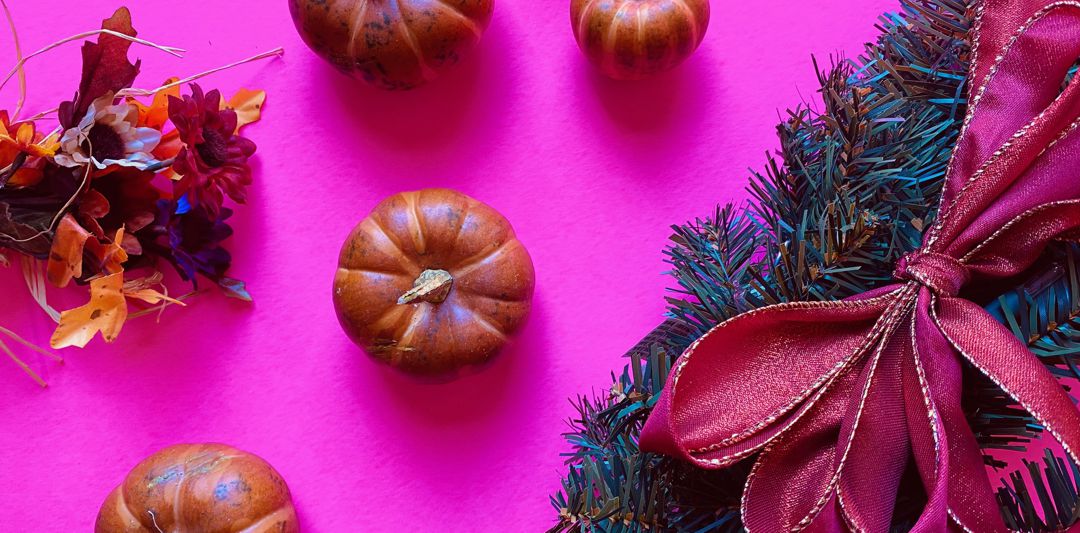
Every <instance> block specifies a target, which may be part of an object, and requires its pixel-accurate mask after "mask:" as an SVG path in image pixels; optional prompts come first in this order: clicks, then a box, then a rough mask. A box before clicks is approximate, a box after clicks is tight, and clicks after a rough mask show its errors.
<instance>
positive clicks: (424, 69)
mask: <svg viewBox="0 0 1080 533" xmlns="http://www.w3.org/2000/svg"><path fill="white" fill-rule="evenodd" d="M394 4H396V5H397V10H398V20H399V21H400V24H399V25H400V26H401V37H402V38H403V39H405V44H407V45H409V49H410V50H412V52H413V54H416V62H417V63H418V64H419V65H420V74H421V76H423V77H424V81H430V80H432V79H434V78H435V76H436V73H435V69H433V68H431V65H429V64H428V62H427V58H425V57H424V51H423V50H422V49H421V48H420V42H419V41H418V40H416V36H415V35H413V32H412V28H410V27H409V23H408V22H407V21H406V20H405V11H404V10H403V9H402V8H401V0H394ZM410 203H412V204H413V205H414V207H415V202H412V201H410Z"/></svg>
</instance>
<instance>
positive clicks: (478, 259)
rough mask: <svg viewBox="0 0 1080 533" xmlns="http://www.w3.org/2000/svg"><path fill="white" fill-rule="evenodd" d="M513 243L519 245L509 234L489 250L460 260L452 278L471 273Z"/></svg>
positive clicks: (515, 238)
mask: <svg viewBox="0 0 1080 533" xmlns="http://www.w3.org/2000/svg"><path fill="white" fill-rule="evenodd" d="M514 243H517V244H518V245H519V246H520V245H521V243H520V242H519V241H518V239H517V237H516V236H514V235H513V234H511V237H510V238H509V239H506V242H504V243H502V244H500V245H499V246H498V247H496V248H494V249H492V250H491V251H487V250H485V251H482V252H480V253H478V254H476V255H474V256H472V257H470V258H468V259H466V260H465V261H462V262H461V264H459V265H458V266H457V267H456V268H454V272H453V274H454V278H457V279H460V278H464V277H465V276H468V275H469V274H471V273H472V271H473V270H476V269H477V268H479V267H480V265H483V264H484V263H486V262H487V261H488V260H489V259H491V258H493V257H496V256H499V255H501V254H502V253H503V252H504V251H505V250H506V249H507V248H509V247H510V245H511V244H514Z"/></svg>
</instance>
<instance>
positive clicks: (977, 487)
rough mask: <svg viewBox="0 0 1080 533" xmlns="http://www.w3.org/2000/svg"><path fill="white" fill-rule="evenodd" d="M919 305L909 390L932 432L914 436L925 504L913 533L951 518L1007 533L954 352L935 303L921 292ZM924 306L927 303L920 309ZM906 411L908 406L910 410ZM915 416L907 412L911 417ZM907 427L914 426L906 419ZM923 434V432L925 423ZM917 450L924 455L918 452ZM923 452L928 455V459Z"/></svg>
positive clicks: (934, 528)
mask: <svg viewBox="0 0 1080 533" xmlns="http://www.w3.org/2000/svg"><path fill="white" fill-rule="evenodd" d="M920 299H921V300H922V302H920V305H919V306H918V307H916V309H915V323H914V326H915V331H914V338H915V351H916V355H917V357H916V359H915V361H914V364H913V365H912V366H911V370H912V371H913V373H912V374H913V375H911V376H909V377H908V376H906V377H908V378H909V379H910V381H911V382H912V385H914V386H908V389H907V390H908V391H909V393H912V394H913V396H914V394H915V393H916V391H918V392H917V394H918V399H917V400H915V399H914V398H913V401H912V403H914V402H915V401H917V402H918V403H921V404H925V405H926V407H924V408H923V409H922V410H921V413H922V416H929V420H930V422H929V423H930V424H931V425H932V426H933V427H932V428H929V429H931V432H930V433H929V434H927V433H926V432H925V429H924V430H923V432H922V433H921V434H920V433H916V432H912V434H911V435H912V441H913V443H915V442H920V443H921V445H915V446H914V448H915V460H916V465H917V466H918V468H919V473H920V474H921V476H922V478H923V485H924V487H926V490H927V495H928V497H929V501H928V503H927V505H926V508H925V510H924V512H923V516H922V517H920V519H919V522H917V527H915V528H914V529H913V531H926V532H932V531H941V530H942V529H944V523H945V522H946V521H948V520H946V519H948V518H951V522H950V523H953V524H959V525H960V526H961V527H962V528H963V529H965V530H967V531H980V532H982V531H986V532H996V531H1006V528H1005V523H1004V522H1003V521H1002V519H1001V513H1000V511H999V510H998V505H997V500H996V499H995V497H994V493H993V490H992V489H991V487H990V483H989V480H988V479H987V476H986V469H985V467H984V465H983V458H982V451H981V450H980V449H979V444H978V442H977V441H976V440H975V434H974V433H973V432H972V431H971V427H970V426H969V425H968V423H967V418H966V416H965V415H964V411H963V407H962V405H961V397H962V389H963V374H962V373H963V371H962V369H961V367H960V360H959V358H958V357H957V356H956V350H955V348H954V347H953V345H952V344H950V342H949V340H948V339H947V338H945V336H944V334H943V333H942V331H941V330H940V329H939V327H938V325H937V323H936V322H935V321H934V318H933V313H932V309H933V308H934V307H935V305H936V302H935V301H934V300H933V299H932V298H931V294H930V291H928V290H926V289H923V290H922V294H921V296H920ZM923 302H925V303H923ZM909 405H910V404H909ZM913 413H915V411H910V410H909V416H911V415H912V414H913ZM909 425H911V426H912V427H916V428H917V427H920V426H916V425H915V424H913V423H912V422H911V421H910V419H909ZM922 427H923V428H927V427H928V426H927V423H926V422H924V423H923V425H922ZM920 450H922V451H921V452H920ZM927 452H932V454H931V453H927Z"/></svg>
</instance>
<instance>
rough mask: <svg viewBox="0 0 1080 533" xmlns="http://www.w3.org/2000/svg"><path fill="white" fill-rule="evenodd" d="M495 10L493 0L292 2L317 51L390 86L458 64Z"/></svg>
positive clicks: (419, 81)
mask: <svg viewBox="0 0 1080 533" xmlns="http://www.w3.org/2000/svg"><path fill="white" fill-rule="evenodd" d="M494 8H495V4H494V1H493V0H289V11H290V12H291V13H292V19H293V23H294V24H295V25H296V29H297V31H299V32H300V36H301V37H303V39H304V42H305V43H307V45H308V46H309V47H310V48H311V49H312V50H314V51H315V52H316V53H317V54H319V55H320V56H322V57H323V58H324V59H326V60H327V61H329V62H330V63H332V64H333V65H334V66H336V67H337V68H338V69H339V70H341V71H342V72H345V73H346V74H350V75H354V76H356V77H359V78H361V79H363V80H365V81H367V82H369V83H371V84H373V85H376V86H378V87H382V88H384V89H410V88H413V87H416V86H419V85H423V84H424V83H426V82H428V81H431V80H432V79H434V78H435V77H436V76H437V75H438V74H439V73H440V72H441V71H442V70H443V69H445V68H446V67H449V66H451V65H454V64H455V63H457V62H458V61H459V60H460V59H461V55H462V54H463V53H464V52H465V51H466V50H468V49H469V48H472V47H473V46H474V45H475V44H476V43H477V42H478V41H480V37H481V36H482V35H483V34H484V30H485V29H486V28H487V25H488V22H490V21H491V13H492V11H493V10H494Z"/></svg>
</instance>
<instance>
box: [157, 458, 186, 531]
mask: <svg viewBox="0 0 1080 533" xmlns="http://www.w3.org/2000/svg"><path fill="white" fill-rule="evenodd" d="M180 468H181V469H182V470H181V471H180V479H179V480H177V482H176V492H174V493H173V525H174V526H176V527H177V528H179V529H180V531H183V530H184V529H185V528H183V527H182V525H183V522H181V521H180V517H181V516H183V513H181V512H180V505H181V502H180V498H181V495H182V492H183V491H182V490H181V489H183V488H184V481H186V480H187V472H188V462H187V461H184V462H183V463H182V464H181V465H180ZM152 516H153V515H151V517H152ZM154 527H156V528H158V529H159V530H160V529H161V528H160V527H158V525H157V520H154Z"/></svg>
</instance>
